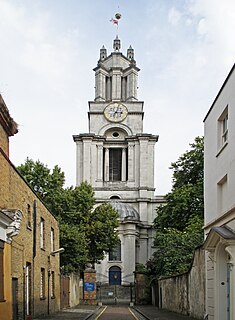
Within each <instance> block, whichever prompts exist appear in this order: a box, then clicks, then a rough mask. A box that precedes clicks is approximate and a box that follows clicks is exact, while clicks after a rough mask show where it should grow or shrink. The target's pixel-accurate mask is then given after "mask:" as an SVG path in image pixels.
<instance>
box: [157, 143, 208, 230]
mask: <svg viewBox="0 0 235 320" xmlns="http://www.w3.org/2000/svg"><path fill="white" fill-rule="evenodd" d="M190 146H191V150H189V151H186V152H185V153H184V154H183V155H182V156H181V157H180V158H179V160H177V161H176V162H174V163H172V164H171V167H170V168H171V169H173V186H172V191H171V192H170V193H168V194H167V195H166V196H165V200H166V204H165V205H163V206H160V207H158V208H157V218H156V219H155V228H156V229H157V230H159V229H163V228H167V227H170V228H177V229H179V230H184V228H185V226H186V225H187V223H188V221H189V219H191V217H194V216H199V217H201V218H203V213H204V200H203V173H204V171H203V166H204V164H203V159H204V149H203V146H204V144H203V138H202V137H196V138H195V142H194V143H192V144H190Z"/></svg>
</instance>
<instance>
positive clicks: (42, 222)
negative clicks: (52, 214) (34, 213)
mask: <svg viewBox="0 0 235 320" xmlns="http://www.w3.org/2000/svg"><path fill="white" fill-rule="evenodd" d="M40 248H41V249H45V220H44V219H43V218H41V220H40Z"/></svg>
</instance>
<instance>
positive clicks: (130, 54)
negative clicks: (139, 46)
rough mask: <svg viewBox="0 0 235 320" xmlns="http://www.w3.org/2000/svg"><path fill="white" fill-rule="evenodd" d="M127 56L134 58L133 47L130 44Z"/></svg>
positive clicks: (130, 58)
mask: <svg viewBox="0 0 235 320" xmlns="http://www.w3.org/2000/svg"><path fill="white" fill-rule="evenodd" d="M127 58H128V59H129V60H133V59H134V49H133V48H132V46H130V47H129V49H127Z"/></svg>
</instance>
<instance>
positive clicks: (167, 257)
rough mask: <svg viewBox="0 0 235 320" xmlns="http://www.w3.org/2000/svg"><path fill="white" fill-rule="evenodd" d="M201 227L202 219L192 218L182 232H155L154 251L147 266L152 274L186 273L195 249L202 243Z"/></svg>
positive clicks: (171, 230) (172, 230)
mask: <svg viewBox="0 0 235 320" xmlns="http://www.w3.org/2000/svg"><path fill="white" fill-rule="evenodd" d="M202 226H203V221H202V219H201V218H200V217H193V218H192V219H191V220H189V222H188V224H187V225H186V227H185V229H184V230H183V231H180V230H178V229H176V228H170V227H169V228H164V229H163V230H159V231H157V233H156V236H155V241H154V246H155V248H156V251H155V253H154V257H153V259H152V260H151V261H149V262H148V264H147V265H148V268H149V269H151V271H152V273H154V274H155V275H156V276H158V277H159V276H169V275H175V274H180V273H184V272H186V271H187V270H188V268H189V266H190V264H191V262H192V258H193V253H194V250H195V248H196V247H197V246H198V245H200V244H201V243H202V241H203V232H202Z"/></svg>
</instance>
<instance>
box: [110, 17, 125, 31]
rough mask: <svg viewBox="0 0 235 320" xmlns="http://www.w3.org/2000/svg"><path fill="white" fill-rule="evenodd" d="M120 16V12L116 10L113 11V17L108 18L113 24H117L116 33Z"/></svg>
mask: <svg viewBox="0 0 235 320" xmlns="http://www.w3.org/2000/svg"><path fill="white" fill-rule="evenodd" d="M121 17H122V15H121V13H119V12H117V13H115V16H114V18H111V19H110V22H112V23H113V24H114V25H116V26H117V33H118V25H119V20H120V19H121Z"/></svg>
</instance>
